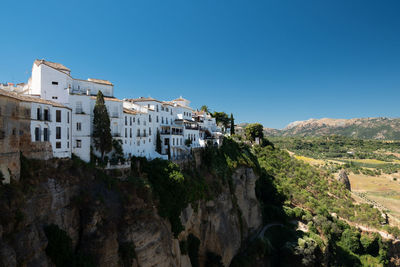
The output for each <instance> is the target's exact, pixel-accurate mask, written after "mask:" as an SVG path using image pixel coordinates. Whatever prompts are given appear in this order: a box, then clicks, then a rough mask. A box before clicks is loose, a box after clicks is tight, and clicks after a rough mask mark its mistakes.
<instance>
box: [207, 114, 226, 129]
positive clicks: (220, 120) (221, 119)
mask: <svg viewBox="0 0 400 267" xmlns="http://www.w3.org/2000/svg"><path fill="white" fill-rule="evenodd" d="M211 115H212V116H213V117H214V118H215V122H216V123H217V124H218V125H222V126H223V127H224V128H225V129H226V128H228V125H229V122H230V119H229V116H228V114H226V113H225V112H217V111H215V112H214V113H212V114H211Z"/></svg>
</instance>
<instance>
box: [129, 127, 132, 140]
mask: <svg viewBox="0 0 400 267" xmlns="http://www.w3.org/2000/svg"><path fill="white" fill-rule="evenodd" d="M129 137H130V138H132V128H130V129H129Z"/></svg>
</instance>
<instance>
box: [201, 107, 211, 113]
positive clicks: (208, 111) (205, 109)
mask: <svg viewBox="0 0 400 267" xmlns="http://www.w3.org/2000/svg"><path fill="white" fill-rule="evenodd" d="M200 110H201V111H204V112H207V113H210V109H209V108H208V106H206V105H203V106H201V108H200Z"/></svg>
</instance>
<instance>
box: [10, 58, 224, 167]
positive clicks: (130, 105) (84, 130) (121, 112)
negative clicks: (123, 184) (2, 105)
mask: <svg viewBox="0 0 400 267" xmlns="http://www.w3.org/2000/svg"><path fill="white" fill-rule="evenodd" d="M7 86H8V88H11V89H9V90H11V91H16V92H18V93H20V94H24V95H29V96H30V98H34V99H37V100H38V101H37V102H35V103H33V104H32V109H35V112H32V118H31V119H32V128H31V132H32V140H33V141H34V140H44V139H46V140H47V139H49V141H50V142H51V144H52V148H53V154H54V156H55V157H70V156H71V153H74V154H76V155H77V156H79V157H80V158H81V159H83V160H84V161H87V162H88V161H90V158H91V151H92V152H93V153H94V154H95V155H97V156H98V155H99V153H98V152H96V150H95V149H91V148H93V140H92V134H93V109H94V105H95V102H96V95H97V93H98V92H99V91H101V92H102V93H103V95H104V100H105V104H106V106H107V110H108V113H109V116H110V129H111V133H112V136H113V138H114V139H116V140H120V141H121V144H122V148H123V151H124V156H125V157H130V156H143V157H147V158H155V157H162V158H167V157H168V155H167V154H168V152H169V155H170V157H171V158H172V159H177V158H182V157H184V156H186V155H187V154H188V153H189V152H190V149H191V148H196V147H201V146H205V145H206V142H205V140H206V139H207V138H208V139H210V140H217V139H218V138H219V137H220V129H219V128H218V127H217V126H216V124H215V119H213V118H211V116H210V115H209V114H203V115H200V114H197V113H196V112H195V111H194V110H193V109H192V108H191V107H190V101H189V100H186V99H184V98H182V97H180V98H177V99H174V100H172V101H160V100H156V99H154V98H150V97H149V98H143V97H141V98H135V99H124V100H119V99H117V98H115V97H114V85H113V84H112V83H111V82H109V81H107V80H100V79H87V80H81V79H76V78H73V77H72V76H71V70H70V69H69V68H67V67H65V66H64V65H62V64H59V63H54V62H49V61H45V60H35V62H34V63H33V67H32V76H31V77H30V79H29V81H28V83H27V84H18V86H14V85H12V86H9V85H7ZM157 132H159V133H160V137H161V144H162V146H161V154H159V153H157V152H156V139H157ZM207 133H209V134H208V135H207ZM218 134H219V135H218Z"/></svg>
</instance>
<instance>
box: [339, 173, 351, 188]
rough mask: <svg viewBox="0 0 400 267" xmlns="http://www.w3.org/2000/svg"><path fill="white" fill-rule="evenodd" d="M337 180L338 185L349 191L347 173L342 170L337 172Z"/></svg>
mask: <svg viewBox="0 0 400 267" xmlns="http://www.w3.org/2000/svg"><path fill="white" fill-rule="evenodd" d="M337 180H338V181H339V182H340V183H342V184H344V186H345V187H346V189H347V190H349V191H351V186H350V180H349V177H348V176H347V173H346V171H345V170H343V169H342V170H340V171H339V174H338V176H337Z"/></svg>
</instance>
